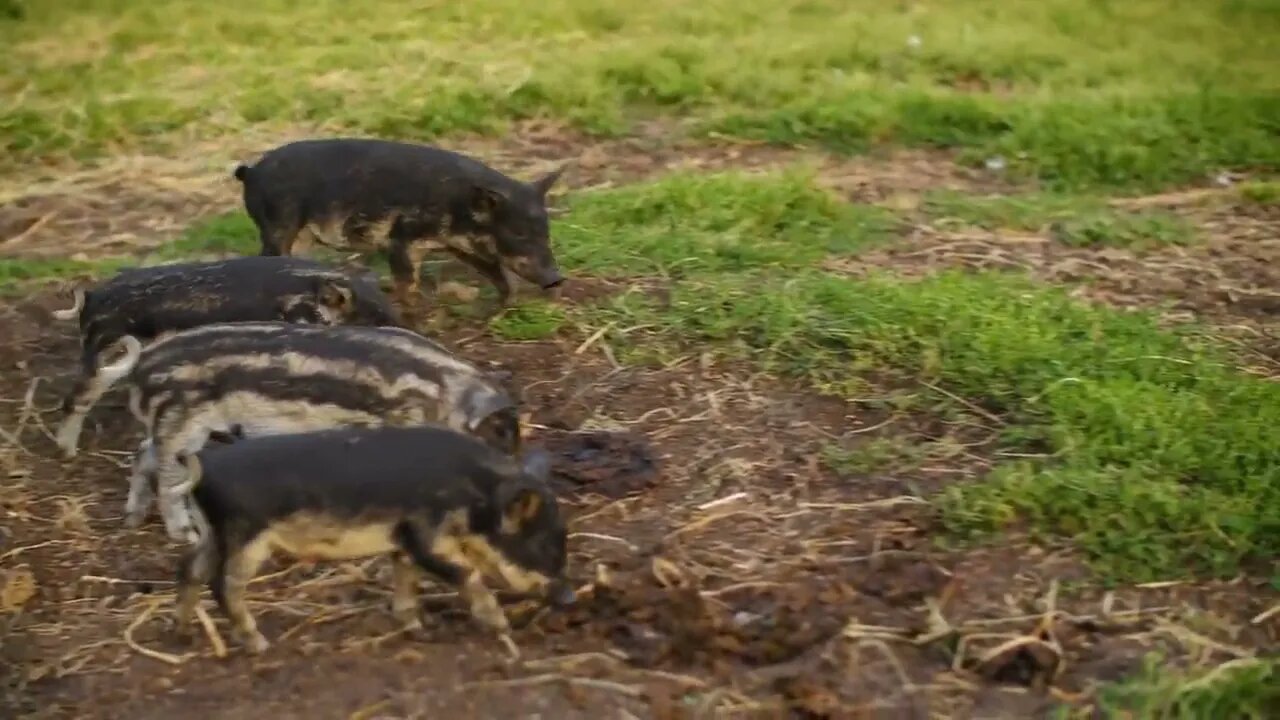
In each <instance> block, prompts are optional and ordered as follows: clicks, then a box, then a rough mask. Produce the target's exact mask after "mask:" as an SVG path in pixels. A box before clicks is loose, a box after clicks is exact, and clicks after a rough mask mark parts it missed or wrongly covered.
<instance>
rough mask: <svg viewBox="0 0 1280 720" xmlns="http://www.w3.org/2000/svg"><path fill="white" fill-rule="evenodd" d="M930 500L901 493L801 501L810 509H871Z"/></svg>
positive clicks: (920, 503) (803, 505)
mask: <svg viewBox="0 0 1280 720" xmlns="http://www.w3.org/2000/svg"><path fill="white" fill-rule="evenodd" d="M928 504H929V501H928V500H925V499H924V498H921V497H916V496H915V495H899V496H897V497H891V498H883V499H881V500H872V501H870V502H864V503H808V502H807V503H800V507H802V508H807V509H810V510H870V509H873V508H883V507H892V506H894V505H928Z"/></svg>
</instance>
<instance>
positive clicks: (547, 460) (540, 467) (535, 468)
mask: <svg viewBox="0 0 1280 720" xmlns="http://www.w3.org/2000/svg"><path fill="white" fill-rule="evenodd" d="M520 470H521V471H522V472H523V473H524V474H525V475H527V476H529V477H531V478H533V479H535V480H537V481H538V482H543V483H545V482H547V480H549V479H550V477H551V456H550V455H548V454H547V451H546V450H542V449H540V448H538V449H533V450H530V451H528V452H527V453H525V455H524V460H523V461H522V462H521V463H520Z"/></svg>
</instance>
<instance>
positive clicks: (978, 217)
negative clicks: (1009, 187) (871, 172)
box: [924, 192, 1196, 249]
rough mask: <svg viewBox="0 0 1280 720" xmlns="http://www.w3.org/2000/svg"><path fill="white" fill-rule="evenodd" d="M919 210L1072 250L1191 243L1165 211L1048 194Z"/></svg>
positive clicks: (936, 199) (953, 198) (956, 198)
mask: <svg viewBox="0 0 1280 720" xmlns="http://www.w3.org/2000/svg"><path fill="white" fill-rule="evenodd" d="M924 210H925V212H926V213H927V214H929V215H931V216H933V217H934V218H936V219H938V220H940V221H944V222H945V221H957V222H960V223H963V224H966V225H974V226H978V227H983V228H987V229H990V230H995V229H1007V230H1019V231H1025V232H1048V233H1049V235H1050V236H1051V237H1052V238H1054V239H1055V240H1057V241H1058V242H1061V243H1063V244H1065V245H1071V246H1073V247H1102V246H1108V247H1128V248H1134V249H1149V248H1153V247H1159V246H1167V245H1186V244H1189V243H1191V242H1193V241H1194V240H1195V238H1196V232H1195V228H1194V227H1193V226H1192V225H1191V223H1190V222H1188V221H1187V220H1186V219H1184V218H1182V217H1180V216H1179V215H1176V214H1174V213H1172V212H1169V211H1166V210H1141V211H1127V210H1120V209H1116V208H1113V207H1111V206H1110V205H1108V204H1107V202H1106V201H1105V200H1104V199H1102V198H1099V197H1093V196H1079V195H1062V194H1052V193H1041V194H1026V195H995V196H972V195H965V194H962V193H956V192H937V193H931V194H930V195H929V196H928V197H927V198H926V200H925V203H924Z"/></svg>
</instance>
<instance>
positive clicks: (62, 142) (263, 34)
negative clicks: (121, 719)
mask: <svg viewBox="0 0 1280 720" xmlns="http://www.w3.org/2000/svg"><path fill="white" fill-rule="evenodd" d="M25 8H26V12H25V13H24V14H23V16H22V17H14V18H10V19H8V20H0V42H3V43H4V44H5V45H6V47H7V48H8V52H7V54H6V62H5V69H4V72H3V75H0V93H3V95H5V96H7V97H11V98H14V100H13V101H11V102H9V103H7V104H4V105H0V142H2V143H3V146H4V149H5V151H6V153H7V154H8V155H10V157H11V160H10V161H9V168H10V169H17V168H19V167H21V165H22V164H23V163H29V162H31V161H33V160H38V159H44V158H60V157H65V156H68V155H69V156H72V157H76V158H88V157H92V156H98V155H102V154H104V153H110V152H114V151H116V150H119V149H126V150H127V149H152V150H160V151H166V152H167V151H176V150H178V149H180V148H181V147H182V146H183V145H184V144H186V143H189V142H190V141H191V140H192V139H199V138H227V139H233V138H235V137H237V136H239V135H242V134H243V133H245V132H246V131H247V130H249V129H251V128H252V129H254V130H255V131H258V136H261V134H262V132H264V131H269V132H272V133H276V132H280V131H282V130H286V129H290V128H297V127H307V128H313V129H316V130H317V131H319V130H321V129H323V131H324V132H335V133H336V132H350V133H361V134H375V135H382V136H395V137H402V138H413V139H439V138H446V137H448V136H449V135H451V134H456V133H459V132H465V131H481V132H498V131H501V130H503V129H504V128H506V127H508V126H509V124H510V123H511V122H512V121H516V120H521V119H525V118H531V117H548V118H553V119H556V120H559V121H562V122H565V123H568V124H570V125H573V126H576V127H578V128H581V129H584V130H586V131H590V132H597V133H606V134H608V133H621V132H625V131H626V130H627V129H628V128H629V127H630V126H631V124H632V123H633V122H634V121H635V120H636V119H637V118H640V117H647V116H678V117H690V118H693V119H695V120H696V121H697V125H698V127H699V128H700V129H701V130H702V131H717V132H722V133H730V134H734V135H739V136H744V137H751V138H765V139H768V140H772V141H779V142H816V143H820V144H823V145H825V146H828V147H831V148H835V149H839V150H861V149H865V148H867V147H869V146H870V145H872V144H877V143H884V142H891V143H896V144H903V145H916V146H921V145H923V146H938V147H949V148H957V149H959V150H961V151H962V152H963V153H964V155H965V157H969V158H972V159H978V158H982V157H987V156H991V155H997V154H998V155H1002V156H1003V157H1005V158H1006V159H1007V160H1008V162H1009V169H1010V172H1012V173H1014V174H1017V175H1025V176H1032V177H1036V178H1039V179H1040V180H1042V181H1043V182H1045V183H1047V184H1049V185H1051V186H1054V187H1058V188H1081V187H1126V188H1150V187H1156V186H1160V185H1166V184H1171V183H1183V182H1189V181H1196V180H1199V179H1202V178H1204V177H1205V176H1206V175H1207V174H1210V173H1214V172H1217V171H1218V170H1220V169H1222V168H1224V167H1233V168H1250V167H1256V168H1262V169H1272V170H1274V169H1276V168H1277V167H1280V144H1278V143H1276V142H1275V135H1276V130H1277V125H1276V118H1277V117H1280V95H1278V94H1277V93H1276V92H1275V91H1276V88H1277V86H1276V81H1275V78H1276V77H1277V72H1276V71H1277V62H1276V59H1275V55H1274V53H1273V52H1272V51H1271V48H1270V47H1269V43H1268V39H1269V38H1270V37H1272V36H1274V35H1275V33H1276V31H1278V30H1280V10H1278V9H1277V7H1276V6H1275V4H1274V3H1269V2H1265V1H1263V0H1232V1H1231V2H1223V3H1199V2H1194V1H1193V0H1175V1H1173V2H1169V1H1168V0H1130V1H1129V2H1113V1H1110V0H1094V1H1092V2H1088V3H1081V2H1079V1H1078V0H1044V1H1043V2H1037V3H1013V4H1011V3H1007V2H1000V1H999V0H936V1H935V2H931V3H928V4H905V3H904V4H898V5H892V6H885V7H883V8H881V7H877V8H874V9H873V8H870V7H868V6H865V5H862V4H856V3H855V4H849V3H843V2H837V0H783V1H781V2H777V1H774V0H734V1H733V2H729V1H728V0H709V1H708V2H704V3H685V2H678V1H677V0H656V1H655V2H649V3H629V2H623V1H622V0H606V1H605V2H588V1H587V0H549V1H548V2H544V3H535V4H529V3H518V2H514V1H513V0H479V1H477V2H471V3H465V4H462V5H459V4H456V3H431V4H423V3H418V2H410V1H409V0H376V2H372V3H364V4H360V5H356V4H352V3H343V2H337V1H336V0H321V1H319V2H312V3H306V4H302V5H299V4H297V3H293V2H288V0H255V1H254V2H247V1H246V0H227V2H223V3H195V2H191V1H190V0H157V1H156V2H151V3H137V2H129V1H126V0H74V1H68V2H60V3H32V4H28V5H26V6H25ZM67 37H74V38H77V41H76V42H74V43H67V42H65V38H67ZM299 38H306V40H305V41H304V42H299V41H298V39H299Z"/></svg>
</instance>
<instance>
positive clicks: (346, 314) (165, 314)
mask: <svg viewBox="0 0 1280 720" xmlns="http://www.w3.org/2000/svg"><path fill="white" fill-rule="evenodd" d="M74 295H75V305H74V306H73V307H71V308H69V309H66V310H58V311H55V312H54V313H53V314H54V317H55V318H57V319H59V320H77V321H78V322H79V326H80V347H81V356H80V376H79V377H78V378H77V379H76V382H75V384H74V386H73V387H72V389H71V391H70V392H69V393H68V394H67V396H66V398H65V400H64V401H63V412H64V413H65V418H64V420H63V423H62V426H61V427H60V428H59V429H58V433H57V438H56V439H57V443H58V446H59V447H60V448H62V451H63V453H64V454H65V455H67V456H68V457H70V456H74V455H75V454H76V451H77V445H78V443H79V440H80V433H81V431H82V429H83V426H84V420H85V417H86V416H87V415H88V413H89V410H90V409H92V407H93V406H94V405H95V404H96V403H97V402H98V400H99V399H101V397H102V396H103V394H105V393H106V392H107V391H108V390H109V389H111V386H112V385H113V384H115V383H116V382H117V381H118V380H119V379H120V377H121V376H122V372H121V369H122V368H121V366H119V365H118V364H117V365H109V366H106V367H100V366H99V359H100V358H101V356H102V355H103V353H104V352H106V351H108V350H110V349H111V348H112V347H114V346H115V345H116V343H117V342H119V341H120V340H121V338H123V337H124V336H126V335H129V336H132V337H134V338H137V339H138V340H140V341H143V342H144V343H146V342H150V341H152V340H155V339H156V338H159V337H163V336H165V335H167V334H171V333H174V332H177V331H180V330H186V329H189V328H193V327H198V326H201V325H209V324H212V323H226V322H247V321H255V320H282V321H286V322H296V323H313V324H320V325H344V324H353V325H375V326H376V325H398V324H399V323H400V320H399V316H398V314H397V313H396V311H395V309H394V307H393V306H392V304H391V301H390V299H389V298H388V297H387V296H386V294H385V293H383V291H382V289H381V288H380V287H379V286H378V283H377V281H376V279H375V278H374V277H372V276H370V275H368V274H364V273H358V274H357V273H348V272H344V271H342V270H340V269H338V268H335V267H332V266H329V265H325V264H323V263H319V262H316V261H313V260H307V259H304V258H285V257H260V256H251V257H239V258H231V259H227V260H216V261H201V262H181V263H170V264H166V265H156V266H152V267H138V268H130V269H127V270H124V271H122V272H120V273H118V274H117V275H115V276H114V277H112V278H111V279H109V280H107V281H105V282H103V283H102V284H100V285H97V286H96V287H93V288H91V289H88V290H86V289H82V288H77V289H76V290H75V291H74Z"/></svg>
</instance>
